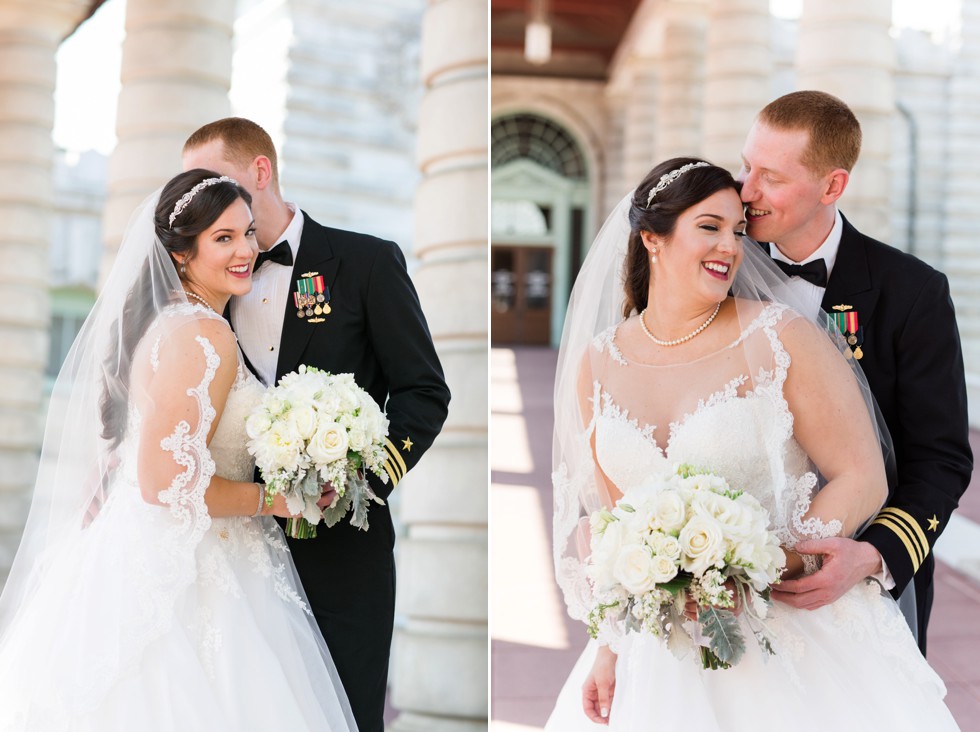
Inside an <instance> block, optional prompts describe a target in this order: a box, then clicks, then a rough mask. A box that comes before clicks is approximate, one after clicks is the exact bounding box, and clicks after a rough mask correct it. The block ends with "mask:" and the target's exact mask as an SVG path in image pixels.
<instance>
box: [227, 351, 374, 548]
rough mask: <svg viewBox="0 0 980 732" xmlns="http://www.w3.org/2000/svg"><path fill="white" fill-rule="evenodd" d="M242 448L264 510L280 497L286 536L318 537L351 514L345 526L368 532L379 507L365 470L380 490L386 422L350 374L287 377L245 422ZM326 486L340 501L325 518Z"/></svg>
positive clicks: (303, 371) (309, 371)
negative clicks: (319, 527)
mask: <svg viewBox="0 0 980 732" xmlns="http://www.w3.org/2000/svg"><path fill="white" fill-rule="evenodd" d="M245 431H246V432H247V433H248V437H249V439H248V443H247V448H248V451H249V453H250V454H251V455H253V456H254V457H255V464H256V465H257V466H258V468H259V471H260V472H261V474H262V480H264V481H265V484H266V502H267V504H268V505H271V504H272V498H273V496H275V495H276V494H281V495H282V496H283V497H284V498H285V499H286V506H287V507H288V508H289V510H290V512H291V513H294V514H302V518H298V519H290V520H289V521H288V522H287V524H286V531H287V533H288V534H289V535H290V536H292V537H293V538H304V539H305V538H311V537H315V536H316V524H317V523H319V522H320V520H321V519H323V521H324V523H326V525H327V526H328V527H329V526H333V525H334V524H336V523H337V522H338V521H339V520H340V519H341V518H342V517H343V516H344V515H345V514H346V513H347V512H348V511H349V510H353V512H352V515H351V524H353V525H354V526H356V527H357V528H359V529H363V530H365V531H366V530H367V528H368V520H367V511H368V506H369V505H370V502H371V501H374V502H375V503H378V504H381V505H384V501H382V500H381V499H380V498H378V497H377V496H376V495H375V493H374V491H372V490H371V486H370V485H369V484H368V481H367V478H366V475H365V471H367V470H370V471H371V472H372V473H374V474H375V475H377V476H378V477H379V478H381V480H382V481H383V482H385V483H387V482H388V474H387V473H386V472H385V470H384V467H383V465H384V461H385V450H384V443H385V438H386V437H387V436H388V420H387V419H386V418H385V415H384V413H383V412H382V411H381V409H380V408H379V407H378V404H377V402H375V401H374V399H372V398H371V395H370V394H368V393H367V392H366V391H364V389H362V388H361V387H359V386H358V385H357V383H356V382H355V381H354V376H353V374H330V373H328V372H326V371H320V370H319V369H315V368H313V367H311V366H300V367H299V371H294V372H292V373H289V374H286V375H285V376H283V377H282V379H280V380H279V385H278V386H275V387H272V388H270V389H268V390H267V391H266V392H265V394H264V395H263V397H262V401H261V403H260V404H258V405H257V406H256V407H255V409H253V410H252V413H251V414H250V415H249V416H248V418H247V419H246V422H245ZM324 483H330V484H331V485H332V486H333V488H334V489H335V490H336V491H337V495H338V499H337V500H336V501H335V502H334V504H333V505H332V506H330V507H329V508H326V509H324V510H323V511H321V510H320V508H319V507H318V506H317V501H319V500H320V495H321V492H322V489H321V485H322V484H324Z"/></svg>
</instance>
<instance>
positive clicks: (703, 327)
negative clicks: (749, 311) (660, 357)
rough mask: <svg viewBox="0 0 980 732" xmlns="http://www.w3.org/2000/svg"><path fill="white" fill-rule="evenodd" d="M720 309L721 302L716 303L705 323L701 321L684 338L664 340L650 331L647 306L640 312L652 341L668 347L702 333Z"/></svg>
mask: <svg viewBox="0 0 980 732" xmlns="http://www.w3.org/2000/svg"><path fill="white" fill-rule="evenodd" d="M719 310H721V303H718V304H717V305H715V311H714V312H713V313H711V315H709V316H708V319H707V320H706V321H704V322H703V323H701V325H699V326H698V327H697V328H696V329H695V330H694V331H693V332H691V333H688V334H687V335H686V336H684V337H683V338H675V339H674V340H672V341H662V340H660V339H659V338H657V336H655V335H654V334H653V333H651V332H650V330H649V329H648V328H647V322H646V318H645V316H646V312H647V309H646V308H643V310H642V312H641V313H640V327H641V328H643V332H644V333H646V334H647V337H648V338H649V339H650V340H651V341H653V342H654V343H656V344H657V345H658V346H668V347H669V346H679V345H680V344H681V343H684V342H685V341H689V340H691V339H692V338H693V337H694V336H696V335H698V333H700V332H701V331H702V330H704V329H705V328H707V327H708V326H709V325H711V321H712V320H714V319H715V316H716V315H717V314H718V311H719Z"/></svg>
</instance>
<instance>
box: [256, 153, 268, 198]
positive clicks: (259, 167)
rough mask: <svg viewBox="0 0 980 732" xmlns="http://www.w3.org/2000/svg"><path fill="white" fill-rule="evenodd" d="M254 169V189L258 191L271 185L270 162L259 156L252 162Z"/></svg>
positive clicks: (263, 156)
mask: <svg viewBox="0 0 980 732" xmlns="http://www.w3.org/2000/svg"><path fill="white" fill-rule="evenodd" d="M252 166H253V167H254V169H255V187H256V188H257V189H258V190H260V191H261V190H263V189H264V188H267V187H268V186H269V184H270V183H272V161H271V160H269V158H267V157H266V156H265V155H259V156H257V157H256V158H255V160H253V161H252Z"/></svg>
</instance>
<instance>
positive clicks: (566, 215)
mask: <svg viewBox="0 0 980 732" xmlns="http://www.w3.org/2000/svg"><path fill="white" fill-rule="evenodd" d="M490 130H491V132H490V140H491V152H490V154H491V217H490V222H491V223H490V229H491V237H492V242H491V250H490V272H491V284H490V288H491V318H490V332H491V341H492V342H493V343H494V344H529V345H549V344H551V345H556V344H557V342H558V339H559V338H560V335H561V326H562V322H563V320H564V314H565V305H566V303H567V301H568V293H569V289H570V287H571V283H572V282H573V281H574V279H575V275H576V274H577V273H578V268H579V267H580V266H581V263H582V251H583V246H584V237H585V233H586V227H587V222H586V212H587V209H588V203H589V183H588V174H587V170H586V164H585V156H584V155H583V154H582V149H581V147H580V146H579V144H578V143H577V142H576V141H575V139H574V138H573V137H572V136H571V135H570V134H569V133H568V132H567V131H566V130H565V129H564V128H563V127H561V126H560V125H558V124H556V123H555V122H553V121H551V120H549V119H546V118H544V117H541V116H539V115H535V114H526V113H522V114H512V115H508V116H504V117H499V118H497V119H496V120H494V121H493V123H492V124H491V128H490Z"/></svg>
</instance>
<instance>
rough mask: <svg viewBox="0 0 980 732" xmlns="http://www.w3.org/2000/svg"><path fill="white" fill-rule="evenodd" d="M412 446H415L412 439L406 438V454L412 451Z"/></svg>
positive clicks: (404, 446)
mask: <svg viewBox="0 0 980 732" xmlns="http://www.w3.org/2000/svg"><path fill="white" fill-rule="evenodd" d="M412 444H413V443H412V438H411V437H406V438H405V439H404V440H402V450H404V451H405V452H411V451H412Z"/></svg>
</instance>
